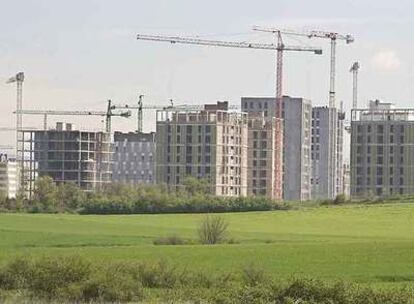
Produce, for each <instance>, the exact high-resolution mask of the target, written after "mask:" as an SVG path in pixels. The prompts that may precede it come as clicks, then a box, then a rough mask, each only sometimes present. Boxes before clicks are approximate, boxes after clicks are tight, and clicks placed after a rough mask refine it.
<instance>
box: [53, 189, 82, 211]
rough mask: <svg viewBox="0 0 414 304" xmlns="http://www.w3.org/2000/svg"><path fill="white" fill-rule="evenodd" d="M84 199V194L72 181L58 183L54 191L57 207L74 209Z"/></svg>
mask: <svg viewBox="0 0 414 304" xmlns="http://www.w3.org/2000/svg"><path fill="white" fill-rule="evenodd" d="M85 201H86V194H85V192H83V191H82V189H80V188H79V187H78V186H77V185H75V184H74V183H65V184H60V185H59V186H58V187H57V191H56V203H57V206H58V207H59V209H61V210H63V209H69V210H76V209H78V208H79V207H80V206H81V205H82V204H83V203H84V202H85Z"/></svg>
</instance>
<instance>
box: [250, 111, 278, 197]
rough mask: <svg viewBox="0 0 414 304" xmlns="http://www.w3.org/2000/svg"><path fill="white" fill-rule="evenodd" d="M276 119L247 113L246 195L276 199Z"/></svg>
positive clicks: (261, 114) (260, 114)
mask: <svg viewBox="0 0 414 304" xmlns="http://www.w3.org/2000/svg"><path fill="white" fill-rule="evenodd" d="M275 132H276V119H275V118H273V119H268V118H265V117H264V113H249V123H248V161H247V163H248V173H247V193H248V195H254V196H266V197H269V198H273V199H274V198H276V193H275V191H274V187H273V185H274V182H275V161H274V160H275V157H274V155H275V149H276V144H275V143H276V141H275Z"/></svg>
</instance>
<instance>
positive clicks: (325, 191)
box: [311, 107, 345, 199]
mask: <svg viewBox="0 0 414 304" xmlns="http://www.w3.org/2000/svg"><path fill="white" fill-rule="evenodd" d="M344 118H345V117H344V114H343V113H342V112H341V111H338V110H337V109H336V108H328V107H314V108H313V110H312V147H311V159H312V176H311V185H312V186H311V187H312V190H311V192H312V198H313V199H334V198H335V197H336V195H337V194H339V193H342V192H343V174H342V172H343V129H344V126H343V120H344Z"/></svg>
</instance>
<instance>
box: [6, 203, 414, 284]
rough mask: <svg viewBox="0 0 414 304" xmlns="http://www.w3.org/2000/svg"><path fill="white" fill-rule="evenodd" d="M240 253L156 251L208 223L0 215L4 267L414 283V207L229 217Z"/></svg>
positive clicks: (230, 248) (174, 218)
mask: <svg viewBox="0 0 414 304" xmlns="http://www.w3.org/2000/svg"><path fill="white" fill-rule="evenodd" d="M223 216H225V217H226V218H227V220H228V221H229V222H230V234H231V236H232V237H234V238H235V239H237V240H238V241H240V242H241V243H240V244H237V245H219V246H198V245H194V246H190V245H189V246H153V245H152V240H153V239H154V238H156V237H159V236H165V235H170V234H177V235H180V236H182V237H185V238H196V229H197V225H198V223H199V221H200V220H201V218H202V217H203V215H136V216H78V215H27V214H0V259H7V258H10V257H12V256H15V255H16V254H35V255H37V254H49V253H62V254H73V253H77V254H81V255H85V256H87V257H91V258H93V259H106V258H118V259H141V260H142V259H143V260H159V259H167V260H171V261H173V262H174V263H176V264H178V265H180V266H186V267H196V268H208V269H210V270H211V271H225V270H231V269H234V268H236V267H237V266H240V265H246V264H248V263H255V264H258V265H261V266H262V267H264V268H265V269H268V270H269V271H271V272H272V273H273V274H274V275H276V276H279V277H282V278H284V277H288V276H291V275H292V274H305V275H309V276H317V277H321V278H327V279H328V278H329V279H334V278H345V279H351V280H356V281H360V282H381V281H390V280H396V281H405V280H408V281H411V280H413V281H414V204H406V205H403V204H398V205H383V206H369V207H361V206H359V207H358V206H352V207H340V208H318V209H301V210H298V211H278V212H252V213H234V214H224V215H223Z"/></svg>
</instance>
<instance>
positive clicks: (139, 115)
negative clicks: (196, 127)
mask: <svg viewBox="0 0 414 304" xmlns="http://www.w3.org/2000/svg"><path fill="white" fill-rule="evenodd" d="M143 97H144V95H139V97H138V103H137V105H136V106H134V105H129V104H124V105H113V106H112V109H113V110H115V109H128V110H138V111H137V126H138V129H137V131H138V132H139V133H140V132H142V130H143V127H142V126H143V110H172V111H175V110H178V111H179V110H186V111H199V110H203V109H204V106H203V105H186V104H180V105H176V106H174V104H173V102H172V100H170V104H171V105H169V106H162V105H144V102H143ZM235 109H239V107H237V106H235V105H230V106H229V110H235Z"/></svg>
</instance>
